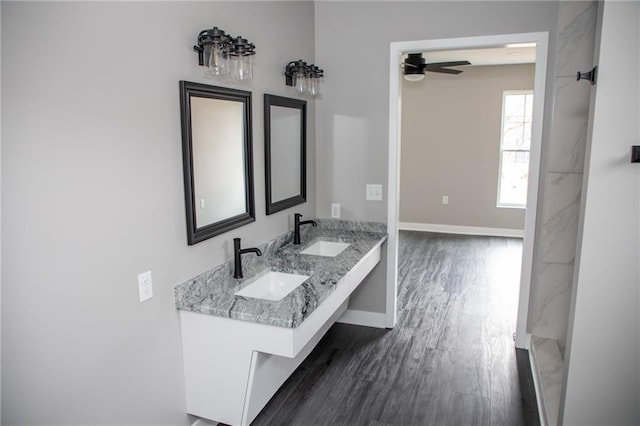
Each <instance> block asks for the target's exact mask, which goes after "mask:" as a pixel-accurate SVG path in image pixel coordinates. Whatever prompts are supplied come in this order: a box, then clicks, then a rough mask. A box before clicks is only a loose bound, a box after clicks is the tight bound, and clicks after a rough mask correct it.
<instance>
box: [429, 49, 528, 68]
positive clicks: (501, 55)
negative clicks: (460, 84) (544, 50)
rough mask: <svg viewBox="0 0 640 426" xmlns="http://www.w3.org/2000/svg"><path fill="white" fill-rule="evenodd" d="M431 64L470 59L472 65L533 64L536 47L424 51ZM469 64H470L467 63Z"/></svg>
mask: <svg viewBox="0 0 640 426" xmlns="http://www.w3.org/2000/svg"><path fill="white" fill-rule="evenodd" d="M422 56H423V57H424V58H425V61H426V62H427V63H428V64H429V63H432V62H447V61H469V62H471V66H485V65H513V64H531V63H534V62H535V61H536V48H535V47H492V48H484V49H464V50H447V51H428V52H423V54H422ZM467 66H468V65H467Z"/></svg>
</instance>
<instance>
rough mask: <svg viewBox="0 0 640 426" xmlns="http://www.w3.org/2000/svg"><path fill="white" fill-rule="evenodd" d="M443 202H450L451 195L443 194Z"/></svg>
mask: <svg viewBox="0 0 640 426" xmlns="http://www.w3.org/2000/svg"><path fill="white" fill-rule="evenodd" d="M442 204H449V196H448V195H443V196H442Z"/></svg>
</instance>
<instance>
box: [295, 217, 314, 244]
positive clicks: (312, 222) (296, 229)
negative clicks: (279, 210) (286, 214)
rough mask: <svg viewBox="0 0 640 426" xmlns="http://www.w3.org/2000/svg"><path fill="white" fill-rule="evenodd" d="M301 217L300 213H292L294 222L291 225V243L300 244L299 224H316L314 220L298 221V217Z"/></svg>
mask: <svg viewBox="0 0 640 426" xmlns="http://www.w3.org/2000/svg"><path fill="white" fill-rule="evenodd" d="M301 217H302V215H301V214H300V213H296V214H294V215H293V218H294V219H293V222H294V226H293V244H300V225H306V224H309V223H310V224H311V225H313V226H318V224H317V223H316V222H315V220H303V221H302V222H301V221H300V218H301Z"/></svg>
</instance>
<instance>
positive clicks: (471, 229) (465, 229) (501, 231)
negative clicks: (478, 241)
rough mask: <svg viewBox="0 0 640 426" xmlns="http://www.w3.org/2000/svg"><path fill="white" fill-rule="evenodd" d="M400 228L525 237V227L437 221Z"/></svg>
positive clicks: (400, 227) (403, 223) (407, 224)
mask: <svg viewBox="0 0 640 426" xmlns="http://www.w3.org/2000/svg"><path fill="white" fill-rule="evenodd" d="M398 229H402V230H405V231H420V232H441V233H444V234H463V235H485V236H487V237H513V238H524V230H523V229H509V228H485V227H482V226H459V225H440V224H436V223H409V222H400V223H398Z"/></svg>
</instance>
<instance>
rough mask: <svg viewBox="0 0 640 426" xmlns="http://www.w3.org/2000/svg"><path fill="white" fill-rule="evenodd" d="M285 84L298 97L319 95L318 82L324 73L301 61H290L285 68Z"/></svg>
mask: <svg viewBox="0 0 640 426" xmlns="http://www.w3.org/2000/svg"><path fill="white" fill-rule="evenodd" d="M284 75H285V83H286V84H287V86H291V87H293V90H295V92H296V93H298V94H300V95H310V96H318V95H320V80H321V79H322V77H324V71H323V70H322V69H321V68H319V67H317V66H315V65H313V64H311V65H307V63H306V62H305V61H303V60H302V59H298V60H297V61H291V62H289V63H288V64H287V66H286V68H285V72H284Z"/></svg>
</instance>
